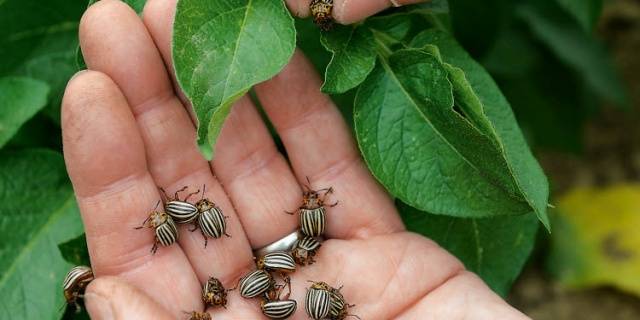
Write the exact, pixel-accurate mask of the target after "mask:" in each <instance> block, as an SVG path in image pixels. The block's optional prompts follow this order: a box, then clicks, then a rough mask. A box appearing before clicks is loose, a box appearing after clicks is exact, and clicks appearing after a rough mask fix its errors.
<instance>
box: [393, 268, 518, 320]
mask: <svg viewBox="0 0 640 320" xmlns="http://www.w3.org/2000/svg"><path fill="white" fill-rule="evenodd" d="M461 292H464V294H460V293H461ZM396 319H480V320H485V319H486V320H491V319H505V320H526V319H529V317H527V316H525V315H524V314H522V313H521V312H520V311H518V310H516V309H515V308H513V307H511V306H510V305H509V304H507V303H506V302H505V301H504V300H502V298H500V297H498V295H496V294H495V293H494V292H493V291H491V289H489V287H487V285H486V284H485V283H484V282H482V280H480V278H478V276H477V275H475V274H473V273H471V272H463V273H460V274H459V275H458V276H456V277H454V278H451V279H450V280H449V281H447V282H446V283H444V284H443V285H441V286H440V287H439V288H438V289H437V290H434V291H433V292H431V293H430V294H429V295H427V296H425V297H424V298H423V299H421V300H420V301H419V302H418V303H416V304H415V305H414V306H413V307H411V308H409V309H407V310H406V311H405V312H403V313H402V314H401V315H399V316H398V317H397V318H396Z"/></svg>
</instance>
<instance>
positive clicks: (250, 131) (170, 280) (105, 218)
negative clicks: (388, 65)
mask: <svg viewBox="0 0 640 320" xmlns="http://www.w3.org/2000/svg"><path fill="white" fill-rule="evenodd" d="M174 8H175V1H168V0H156V1H148V3H147V6H146V8H145V12H144V15H143V17H144V18H143V19H142V20H141V19H140V18H139V17H138V16H137V15H136V14H135V13H134V12H133V11H132V10H131V9H130V8H129V7H128V6H126V5H125V4H123V3H121V2H118V1H112V0H103V1H101V2H99V3H97V4H95V5H93V6H92V7H91V8H90V9H89V10H88V11H87V13H86V14H85V15H84V17H83V19H82V22H81V27H80V40H81V45H82V52H83V54H84V57H85V59H86V62H87V65H88V68H89V70H91V71H85V72H81V73H79V74H78V75H76V76H75V77H74V78H73V79H72V80H71V81H70V83H69V85H68V87H67V91H66V93H65V97H64V101H63V112H62V115H63V116H62V122H63V131H64V135H63V136H64V152H65V159H66V163H67V167H68V171H69V174H70V176H71V178H72V181H73V185H74V188H75V192H76V196H77V199H78V203H79V205H80V209H81V212H82V217H83V221H84V224H85V229H86V235H87V242H88V245H89V251H90V255H91V263H92V266H93V269H94V272H95V274H96V275H97V277H98V279H97V280H95V281H94V282H93V283H92V284H91V285H90V287H89V289H88V290H87V297H86V301H87V305H88V308H89V311H90V312H91V314H92V316H94V317H101V316H105V315H106V314H108V313H111V314H112V315H113V316H114V317H115V318H132V317H134V316H135V317H136V318H138V319H164V318H166V319H176V318H185V317H186V315H185V314H183V312H184V311H192V310H198V311H201V310H203V309H204V306H203V304H202V301H201V298H200V290H201V284H202V283H203V282H205V281H206V279H207V278H208V277H210V276H214V277H217V278H219V279H220V280H221V281H222V282H223V284H224V285H225V286H226V287H227V288H229V287H233V286H235V285H236V283H237V281H238V279H239V278H240V277H241V276H242V275H244V274H245V273H247V272H248V271H250V270H252V269H254V268H255V265H254V260H253V254H252V248H258V247H262V246H264V245H266V244H269V243H271V242H273V241H275V240H278V239H280V238H282V237H283V236H285V235H287V234H289V233H290V232H292V231H293V230H295V229H296V228H297V225H298V219H297V216H291V215H287V214H285V213H284V212H285V210H292V209H294V208H296V207H298V206H299V205H300V204H301V200H302V199H301V193H302V189H301V182H304V181H305V177H309V178H310V180H311V182H312V184H313V185H312V187H316V188H320V187H328V186H332V187H333V188H334V193H333V195H332V196H331V199H332V200H339V201H340V204H339V205H338V206H336V207H333V208H329V209H328V210H327V232H326V236H327V238H329V240H327V241H325V242H324V243H323V246H322V248H321V249H320V251H319V253H318V256H317V257H316V258H317V259H316V260H317V262H316V263H315V264H313V265H311V266H307V267H301V268H299V270H298V271H296V273H294V274H293V276H292V285H293V294H292V297H293V299H296V300H297V301H298V303H299V304H298V310H297V312H296V314H295V316H294V318H306V315H305V313H304V308H302V306H301V304H302V303H303V301H304V293H305V289H304V287H306V286H307V285H308V283H307V282H306V281H307V280H317V281H325V282H327V283H329V284H330V285H332V286H335V287H338V286H341V285H344V289H343V290H342V292H343V294H344V296H345V298H346V299H347V301H348V302H349V303H353V304H356V305H357V306H356V307H355V308H354V309H352V312H353V313H354V314H357V315H359V316H360V317H362V318H363V319H389V318H394V317H398V318H419V319H427V318H441V319H459V318H460V319H461V318H474V319H483V318H484V319H511V318H520V317H524V316H523V315H521V314H520V313H518V312H517V311H515V310H514V309H512V308H510V307H509V306H508V305H507V304H506V303H505V302H504V301H502V300H501V299H500V298H499V297H497V296H496V295H494V294H493V293H492V292H491V291H490V290H489V289H488V288H487V287H486V286H485V285H484V284H483V283H482V281H480V280H479V279H478V278H477V277H476V276H475V275H473V274H471V273H469V272H466V271H464V269H463V266H462V265H461V264H460V262H458V261H457V260H456V259H455V258H454V257H453V256H451V255H450V254H449V253H447V252H446V251H444V250H443V249H441V248H439V247H438V246H437V245H436V244H434V243H433V242H432V241H430V240H428V239H425V238H423V237H421V236H418V235H415V234H411V233H409V232H406V231H405V228H404V226H403V224H402V221H401V220H400V218H399V216H398V213H397V211H396V209H395V207H394V205H393V201H392V199H391V198H390V197H389V195H388V194H386V193H385V191H384V190H383V189H382V188H381V186H380V185H379V184H378V183H377V182H376V181H375V179H374V178H373V177H372V176H371V174H370V172H369V171H368V170H367V168H366V166H365V165H364V163H363V162H362V159H361V158H360V156H359V152H358V150H357V148H356V145H355V143H354V141H353V138H352V136H351V133H350V131H349V129H348V127H347V126H346V124H345V123H344V120H343V119H342V117H341V115H340V113H339V112H338V110H337V109H336V108H335V106H334V105H333V103H332V102H331V101H330V100H329V99H328V97H326V96H324V95H322V94H321V93H320V91H319V86H320V80H319V77H318V75H317V74H316V73H315V71H314V69H313V67H312V66H311V65H310V64H309V62H308V61H307V60H306V59H305V58H304V57H303V55H302V54H301V53H299V52H297V53H296V54H295V55H294V57H293V59H292V61H291V62H290V64H289V65H288V66H287V67H286V68H285V69H284V70H283V71H282V72H281V73H280V74H279V75H278V76H276V77H275V78H273V79H272V80H269V81H267V82H265V83H263V84H261V85H259V86H257V87H256V92H257V96H258V98H259V100H260V102H261V104H262V106H263V108H264V110H265V111H266V114H267V116H268V117H269V119H270V120H271V122H272V123H273V124H274V126H275V128H276V130H277V131H278V133H279V135H280V137H281V138H282V141H283V143H284V146H285V148H286V150H287V158H285V156H284V155H282V154H281V153H280V152H279V151H278V150H277V148H276V145H275V143H274V141H273V140H272V138H271V135H270V133H269V130H268V129H267V126H266V125H265V123H264V122H263V119H262V117H261V115H260V113H259V112H258V111H257V109H256V107H255V106H254V105H253V103H252V101H251V100H250V99H249V98H248V97H244V98H242V99H240V101H239V102H237V103H236V105H235V106H234V108H233V110H232V112H231V114H230V115H229V117H228V118H227V120H226V123H225V125H224V128H223V130H222V133H221V137H220V139H219V142H218V144H217V145H216V158H215V160H214V161H213V162H212V163H209V162H207V161H206V160H205V159H203V158H202V156H201V155H200V154H199V152H198V150H197V147H196V146H195V144H194V140H195V135H196V131H195V130H196V129H195V125H194V121H193V119H192V117H191V116H190V113H189V111H188V110H189V107H188V106H187V105H185V103H184V102H185V100H184V99H181V98H180V95H179V94H176V92H178V91H179V90H178V89H177V88H176V87H175V86H174V85H173V84H172V77H171V72H169V70H172V67H171V54H170V53H171V49H170V40H171V24H172V23H171V22H172V20H173V15H174V10H175V9H174ZM287 159H288V160H287ZM203 185H206V186H207V188H206V197H208V198H209V199H211V200H213V201H214V202H216V203H217V204H218V206H219V207H220V208H222V210H223V211H224V213H225V214H226V215H227V216H229V219H228V220H227V225H228V228H227V232H228V233H229V234H230V235H231V236H232V237H230V238H227V237H223V238H220V239H211V240H210V241H209V245H208V246H207V247H206V248H205V247H204V243H203V238H202V236H201V234H200V233H199V232H189V231H188V229H189V227H190V226H184V225H183V226H180V228H179V232H180V238H179V245H172V246H170V247H161V248H160V249H159V250H158V252H157V254H155V255H152V254H151V253H150V252H149V250H150V248H151V246H152V244H153V241H154V234H153V232H152V231H151V230H149V229H143V230H141V231H140V230H134V229H133V227H134V226H137V225H139V224H140V223H141V222H142V221H143V220H144V219H145V218H146V217H147V216H148V214H149V212H150V210H151V209H153V206H154V205H155V204H156V203H157V201H158V200H159V199H160V193H159V192H158V187H162V188H164V189H166V190H167V191H168V192H169V193H172V192H173V191H175V190H178V189H180V188H182V187H183V186H191V190H195V189H197V188H199V187H201V186H203ZM108 276H117V277H108ZM208 311H210V312H211V313H213V314H214V318H215V319H238V318H241V319H251V318H259V317H260V315H261V312H260V307H259V304H258V302H257V301H255V300H246V299H243V298H241V297H240V296H239V294H238V292H237V291H233V292H231V293H230V294H229V303H228V305H227V309H221V308H220V309H216V310H208Z"/></svg>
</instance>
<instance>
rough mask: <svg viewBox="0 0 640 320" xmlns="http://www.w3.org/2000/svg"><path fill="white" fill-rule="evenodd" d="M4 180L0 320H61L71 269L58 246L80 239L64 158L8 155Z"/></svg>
mask: <svg viewBox="0 0 640 320" xmlns="http://www.w3.org/2000/svg"><path fill="white" fill-rule="evenodd" d="M0 176H1V177H2V179H0V203H2V205H1V206H0V217H2V218H1V219H0V298H1V299H2V304H3V306H4V307H3V308H0V318H2V319H57V318H58V317H59V316H60V315H61V314H62V309H61V308H60V307H61V306H62V305H63V302H64V298H63V296H62V289H61V288H62V287H61V286H62V280H63V278H64V276H65V274H66V272H67V271H68V270H69V268H70V265H69V264H68V263H67V262H65V261H64V259H63V258H62V256H61V255H60V252H59V251H58V248H57V244H58V243H60V242H63V241H66V240H68V239H70V238H73V237H76V236H77V235H79V234H81V233H82V223H81V221H80V217H79V215H78V209H77V206H76V203H75V198H74V196H73V190H72V188H71V184H70V183H69V181H68V178H67V175H66V171H65V167H64V161H63V159H62V155H60V154H59V153H57V152H52V151H45V150H34V149H32V150H24V151H20V152H4V153H2V155H1V156H0Z"/></svg>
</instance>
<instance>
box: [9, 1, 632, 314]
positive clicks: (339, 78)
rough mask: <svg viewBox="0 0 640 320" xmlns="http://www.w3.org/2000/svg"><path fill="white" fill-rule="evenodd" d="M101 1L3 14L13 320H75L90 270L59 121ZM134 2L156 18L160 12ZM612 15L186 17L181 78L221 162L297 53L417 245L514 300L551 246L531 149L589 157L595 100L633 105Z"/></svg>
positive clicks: (481, 10) (528, 6) (402, 11)
mask: <svg viewBox="0 0 640 320" xmlns="http://www.w3.org/2000/svg"><path fill="white" fill-rule="evenodd" d="M94 2H95V1H94V0H91V1H88V0H49V1H39V0H5V1H0V47H1V48H2V50H0V61H1V63H0V101H1V102H2V104H1V105H0V111H2V112H0V162H1V163H0V176H1V177H2V179H1V180H0V200H2V201H0V203H1V204H0V239H1V240H2V241H0V298H2V301H4V303H3V304H2V305H3V307H2V308H0V318H2V319H5V318H6V319H9V318H10V319H35V318H37V319H59V318H60V317H64V318H74V317H77V316H76V315H75V314H73V313H68V312H67V313H66V314H65V313H64V311H63V310H61V309H59V307H60V306H61V305H62V303H63V297H62V295H61V292H60V283H61V281H62V278H63V277H64V273H65V272H66V271H67V269H68V268H69V267H70V266H71V265H72V264H79V263H84V264H87V263H89V261H88V255H87V249H86V243H85V239H84V236H83V235H82V224H81V221H80V218H79V215H78V210H77V208H76V204H75V200H74V197H73V191H72V188H71V184H70V182H69V180H68V177H67V175H66V172H65V169H64V163H63V157H62V155H61V152H62V147H61V142H60V120H59V118H60V114H59V112H60V102H61V97H62V94H63V90H64V85H65V83H66V82H67V81H68V79H69V78H70V77H71V75H72V74H73V73H74V72H75V71H77V70H78V69H79V68H84V67H85V66H84V62H83V61H84V60H83V58H82V53H81V51H80V50H78V39H77V34H78V23H79V20H80V17H81V15H82V13H83V12H84V10H85V9H86V8H87V6H88V5H91V4H92V3H94ZM125 2H126V3H127V4H129V5H130V6H131V8H132V9H133V10H136V12H137V13H138V14H139V15H141V16H142V15H144V5H145V2H146V1H145V0H127V1H125ZM601 7H602V1H599V0H542V1H541V0H522V1H505V0H487V1H482V2H478V1H472V0H449V1H447V0H432V1H431V2H428V3H426V4H418V5H411V6H406V7H402V8H392V9H389V10H386V11H384V12H381V13H379V14H377V15H375V16H372V17H369V18H367V19H366V20H364V21H361V22H358V23H355V24H353V25H348V26H342V25H336V26H335V28H334V29H333V30H331V31H328V32H321V31H319V29H318V28H317V27H316V26H314V25H313V24H312V22H311V21H310V20H309V19H297V18H294V17H292V15H291V13H290V12H289V10H288V9H287V6H286V5H285V3H284V2H283V1H282V0H216V1H211V0H178V2H177V10H176V16H175V21H174V25H173V39H172V45H173V47H172V56H173V62H174V63H173V66H174V70H172V71H173V72H174V73H175V78H176V80H177V84H178V85H179V86H180V88H181V90H182V92H183V93H184V94H185V96H186V97H187V98H188V99H189V100H190V102H191V104H192V106H193V109H194V113H195V115H196V117H197V120H198V138H197V141H194V144H197V145H198V147H199V148H200V150H201V151H202V154H203V156H204V157H206V158H208V159H211V158H212V157H214V156H215V154H214V152H213V151H214V150H215V143H216V139H217V136H218V134H219V132H220V129H221V127H222V125H223V124H224V121H225V118H226V117H227V115H228V114H229V112H230V110H231V108H233V105H234V102H235V101H237V100H238V99H239V98H240V97H242V96H243V95H244V94H246V93H247V92H248V91H249V90H251V88H252V86H254V85H256V84H258V83H260V82H263V81H266V80H268V79H269V78H271V77H273V76H275V75H276V74H277V73H278V72H279V71H280V70H282V68H284V66H285V65H286V64H287V62H288V61H289V59H290V58H291V56H292V54H293V52H294V50H295V48H296V47H299V48H300V49H301V50H302V51H304V53H305V54H306V55H307V56H308V57H309V58H310V60H311V61H312V62H313V63H314V64H315V66H316V67H317V69H318V71H319V72H321V73H323V75H324V85H323V86H322V88H321V90H322V92H324V93H326V94H329V95H331V96H332V98H333V100H334V101H335V102H336V104H337V105H338V106H339V108H340V111H341V112H342V113H343V115H344V117H345V119H346V121H347V122H348V123H349V124H350V125H351V126H352V128H353V132H354V135H355V137H356V139H357V142H358V146H359V148H360V151H361V153H362V157H363V159H364V160H365V162H366V164H367V165H368V167H369V169H370V170H371V172H372V173H373V175H374V176H375V177H376V178H377V179H378V181H379V182H380V183H381V184H382V185H383V186H384V187H385V188H386V189H387V191H388V192H389V193H390V194H391V195H392V196H393V197H394V198H395V199H396V203H397V207H398V210H399V211H400V213H401V214H402V217H403V219H404V221H405V223H406V224H407V228H408V229H409V230H411V231H414V232H418V233H421V234H423V235H425V236H428V237H430V238H432V239H434V240H435V241H437V242H438V243H439V244H440V245H442V246H443V247H444V248H446V249H448V250H449V251H450V252H452V253H453V254H454V255H456V256H457V257H458V258H459V259H460V260H461V261H462V262H463V263H464V264H465V266H466V267H467V268H468V269H470V270H471V271H474V272H476V273H478V274H479V275H480V276H481V277H482V278H483V279H484V280H485V281H486V282H487V283H488V284H489V286H490V287H491V288H492V289H494V290H495V291H496V292H498V293H500V294H501V295H505V294H507V293H508V291H509V288H510V286H511V284H512V282H513V281H514V280H515V279H516V278H517V276H518V275H519V273H520V271H521V269H522V267H523V265H524V263H525V262H526V260H527V259H528V257H529V255H530V253H531V251H532V250H533V247H534V243H535V237H536V233H537V231H538V229H539V225H543V226H544V230H546V231H544V232H550V231H551V225H550V223H549V218H548V215H547V208H548V203H549V202H550V201H549V199H548V197H549V183H548V181H547V178H546V176H545V174H544V172H543V170H542V169H541V167H540V165H539V164H538V162H537V160H536V158H535V157H534V155H533V152H532V151H531V150H532V148H533V149H534V150H535V149H537V148H553V149H556V150H560V151H576V150H580V148H581V145H580V139H579V134H580V132H581V128H582V125H583V123H584V120H585V119H587V118H588V116H589V113H588V110H591V109H592V107H593V106H590V105H588V103H585V101H589V102H591V103H593V101H607V102H611V103H614V104H616V105H619V106H624V105H625V104H626V95H625V91H624V90H623V88H622V86H621V85H620V81H619V79H618V77H617V75H616V73H615V72H614V71H613V69H612V68H611V67H610V65H611V64H610V61H609V57H608V54H607V53H606V50H605V49H604V47H603V46H602V44H601V43H600V42H598V41H597V40H596V39H595V38H594V37H593V36H592V34H591V33H592V30H593V28H594V25H595V22H596V21H597V19H598V17H599V15H600V11H601ZM123 41H126V39H123ZM586 92H590V93H591V95H589V96H588V99H586V98H585V97H586ZM593 94H595V95H596V96H597V98H599V99H594V96H593ZM521 128H522V130H521ZM327 130H331V129H330V128H327ZM523 132H526V133H527V135H526V138H527V139H525V135H524V134H523ZM219 152H224V151H220V150H219ZM425 276H428V275H425ZM16 288H19V289H20V290H17V289H16ZM23 293H25V294H23ZM32 294H36V296H32V297H34V298H32V299H25V298H24V297H28V296H30V295H32ZM85 316H86V315H85Z"/></svg>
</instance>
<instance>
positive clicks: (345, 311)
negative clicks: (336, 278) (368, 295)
mask: <svg viewBox="0 0 640 320" xmlns="http://www.w3.org/2000/svg"><path fill="white" fill-rule="evenodd" d="M341 289H342V287H340V288H337V289H336V288H331V289H330V290H329V293H330V294H331V307H330V310H329V318H330V319H331V320H343V319H345V318H346V317H355V318H357V319H360V317H358V316H357V315H355V314H349V308H353V307H355V306H356V305H355V304H348V303H347V302H346V301H345V299H344V296H343V295H342V292H340V290H341Z"/></svg>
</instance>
